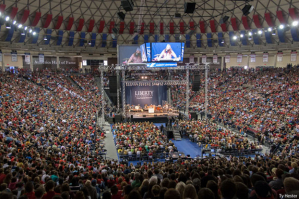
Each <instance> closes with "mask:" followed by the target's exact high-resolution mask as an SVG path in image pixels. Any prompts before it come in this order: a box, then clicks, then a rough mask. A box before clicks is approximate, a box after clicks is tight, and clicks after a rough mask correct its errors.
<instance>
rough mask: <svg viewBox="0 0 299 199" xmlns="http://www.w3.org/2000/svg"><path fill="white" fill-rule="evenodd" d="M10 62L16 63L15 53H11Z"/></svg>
mask: <svg viewBox="0 0 299 199" xmlns="http://www.w3.org/2000/svg"><path fill="white" fill-rule="evenodd" d="M11 62H18V54H17V53H16V52H12V53H11Z"/></svg>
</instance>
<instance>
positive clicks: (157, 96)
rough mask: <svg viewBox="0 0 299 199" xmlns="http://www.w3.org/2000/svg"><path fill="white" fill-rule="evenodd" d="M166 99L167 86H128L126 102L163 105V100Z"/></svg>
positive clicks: (141, 104)
mask: <svg viewBox="0 0 299 199" xmlns="http://www.w3.org/2000/svg"><path fill="white" fill-rule="evenodd" d="M166 100H167V86H126V104H130V105H138V104H140V106H142V107H144V105H145V104H147V105H151V104H153V105H156V106H157V105H161V106H162V101H166Z"/></svg>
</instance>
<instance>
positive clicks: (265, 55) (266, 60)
mask: <svg viewBox="0 0 299 199" xmlns="http://www.w3.org/2000/svg"><path fill="white" fill-rule="evenodd" d="M268 61H269V54H268V53H264V54H263V62H264V63H268Z"/></svg>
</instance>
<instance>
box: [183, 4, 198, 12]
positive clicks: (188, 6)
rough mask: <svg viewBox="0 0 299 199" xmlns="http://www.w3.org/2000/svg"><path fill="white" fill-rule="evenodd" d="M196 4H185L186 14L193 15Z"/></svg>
mask: <svg viewBox="0 0 299 199" xmlns="http://www.w3.org/2000/svg"><path fill="white" fill-rule="evenodd" d="M195 5H196V3H185V13H193V12H194V10H195Z"/></svg>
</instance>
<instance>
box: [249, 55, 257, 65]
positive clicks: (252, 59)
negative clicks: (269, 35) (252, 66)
mask: <svg viewBox="0 0 299 199" xmlns="http://www.w3.org/2000/svg"><path fill="white" fill-rule="evenodd" d="M255 61H256V54H251V55H250V62H251V63H254V62H255Z"/></svg>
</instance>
